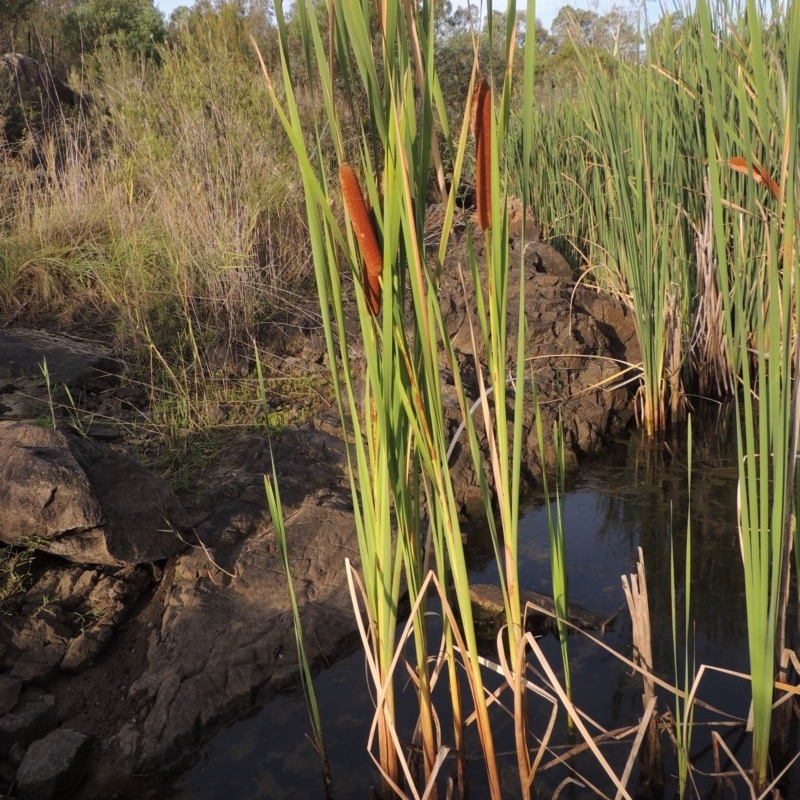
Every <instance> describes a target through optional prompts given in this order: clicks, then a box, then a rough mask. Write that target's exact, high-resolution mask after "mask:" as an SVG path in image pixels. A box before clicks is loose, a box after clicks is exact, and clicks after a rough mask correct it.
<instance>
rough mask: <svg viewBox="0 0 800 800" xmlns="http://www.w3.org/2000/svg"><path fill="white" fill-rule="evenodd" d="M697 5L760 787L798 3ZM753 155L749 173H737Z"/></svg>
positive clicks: (769, 656) (784, 386) (796, 234)
mask: <svg viewBox="0 0 800 800" xmlns="http://www.w3.org/2000/svg"><path fill="white" fill-rule="evenodd" d="M697 8H698V15H699V18H700V21H701V24H702V38H701V39H700V40H699V43H698V44H699V47H700V48H701V50H700V53H699V54H698V56H699V58H700V59H701V61H702V63H703V65H704V68H705V74H704V85H705V91H704V94H703V113H704V116H705V135H706V153H707V158H708V173H709V183H710V193H711V197H710V202H711V203H712V208H713V220H714V228H713V230H714V246H715V252H716V257H717V260H718V276H719V282H720V293H721V296H722V300H723V303H724V313H725V325H726V333H727V339H728V348H729V351H730V353H731V357H732V362H733V365H734V373H735V374H736V376H737V377H738V379H739V380H740V381H741V383H742V387H743V391H742V392H741V393H740V394H738V395H737V410H738V412H739V413H738V419H739V425H738V428H737V445H738V452H739V537H740V545H741V551H742V563H743V566H744V572H745V587H746V603H747V623H748V632H749V647H750V671H751V684H752V704H753V705H752V727H753V755H752V776H753V784H754V786H755V787H756V789H757V790H759V791H760V790H761V789H762V788H763V787H764V786H765V784H766V782H767V778H768V772H767V770H768V763H769V744H770V728H771V719H772V703H773V682H774V680H775V677H776V674H775V673H776V666H777V665H778V664H780V663H781V658H782V656H783V652H782V651H783V646H784V641H785V614H786V602H787V599H788V593H787V592H786V591H785V587H787V586H788V570H789V568H790V559H789V549H790V546H791V532H792V531H793V530H794V528H795V527H796V526H795V523H794V521H795V520H796V512H797V509H796V505H795V499H796V495H795V491H794V485H795V474H796V457H797V437H796V430H797V425H798V402H800V396H799V395H798V383H797V381H798V377H800V373H799V372H798V364H797V358H798V347H797V332H798V326H799V323H800V298H798V291H797V287H798V279H800V273H798V270H799V269H800V260H798V251H800V213H799V212H798V201H799V198H798V192H799V191H800V143H799V142H798V130H799V129H800V3H798V2H796V0H793V1H792V2H789V3H788V4H786V6H785V7H783V8H777V7H776V8H775V9H774V13H773V15H772V17H771V18H768V17H766V16H765V14H764V13H763V12H762V11H761V9H760V8H759V7H758V6H757V4H756V3H755V2H747V3H746V4H744V5H736V4H729V3H727V2H718V3H715V4H713V5H712V4H710V3H709V2H707V0H701V2H699V3H698V6H697ZM720 64H724V65H726V66H727V67H728V69H724V70H723V69H720ZM742 159H743V160H744V164H745V165H746V173H747V174H746V175H741V176H739V173H740V172H741V171H742V170H741V166H742ZM759 177H760V180H759V179H758V178H759ZM775 194H777V196H775Z"/></svg>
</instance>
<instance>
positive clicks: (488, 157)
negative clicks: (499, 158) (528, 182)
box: [471, 78, 492, 231]
mask: <svg viewBox="0 0 800 800" xmlns="http://www.w3.org/2000/svg"><path fill="white" fill-rule="evenodd" d="M471 122H472V134H473V136H474V137H475V196H476V200H477V205H478V224H479V225H480V226H481V230H484V231H485V230H486V229H487V228H489V227H490V226H491V224H492V90H491V89H490V88H489V84H488V82H487V81H486V78H481V79H480V80H479V81H478V84H477V86H476V87H475V93H474V95H473V96H472V115H471Z"/></svg>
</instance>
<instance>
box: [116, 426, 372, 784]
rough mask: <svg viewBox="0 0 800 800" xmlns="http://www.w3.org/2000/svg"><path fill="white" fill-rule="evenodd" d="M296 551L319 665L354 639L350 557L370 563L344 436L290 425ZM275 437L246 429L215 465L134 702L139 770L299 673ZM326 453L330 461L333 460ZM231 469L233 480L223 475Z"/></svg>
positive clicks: (299, 586) (280, 448)
mask: <svg viewBox="0 0 800 800" xmlns="http://www.w3.org/2000/svg"><path fill="white" fill-rule="evenodd" d="M273 447H274V452H275V461H276V464H277V465H278V471H279V481H280V487H281V494H282V501H283V506H284V512H285V516H286V526H287V539H288V542H289V549H290V553H289V559H290V564H291V565H292V568H293V570H294V574H295V580H294V585H295V591H296V593H297V597H298V602H299V604H300V609H301V612H300V613H301V618H302V621H303V625H304V627H305V629H306V630H307V631H314V633H313V634H310V635H308V636H307V637H306V644H307V646H308V647H309V657H310V659H311V660H312V662H318V661H321V660H325V661H328V660H331V659H333V658H335V657H336V655H337V654H340V653H341V652H343V651H349V649H350V648H351V647H352V642H353V636H354V632H355V622H354V617H353V610H352V605H351V601H350V597H349V594H348V591H347V581H346V576H345V558H350V559H351V560H352V561H353V562H354V563H357V562H358V553H357V544H356V537H355V526H354V521H353V516H352V510H351V507H350V505H349V502H348V498H347V494H346V493H345V492H346V491H347V488H346V487H347V484H346V482H345V478H344V475H343V468H344V463H343V454H342V449H341V441H340V440H336V439H335V438H334V437H332V436H329V435H325V434H322V433H320V432H318V431H312V430H306V431H303V432H298V433H291V432H287V434H285V435H284V437H283V440H282V441H281V442H280V443H275V444H273ZM269 453H270V450H269V444H268V443H267V442H266V441H265V440H263V439H262V438H261V437H256V436H253V435H246V436H242V437H241V438H240V439H239V440H238V441H237V442H235V443H232V444H231V445H230V446H229V447H228V449H227V453H226V454H225V455H224V456H223V458H222V459H221V462H220V465H219V468H218V469H217V471H216V472H215V481H214V484H215V485H216V487H217V490H216V492H215V494H214V497H215V501H214V502H213V508H212V510H211V511H212V513H211V515H210V516H209V518H208V519H207V521H206V522H205V523H204V524H203V525H202V526H201V527H200V529H199V531H198V535H199V538H200V540H201V541H203V542H204V543H205V545H206V548H207V549H206V550H204V549H201V548H196V549H193V550H191V551H189V552H187V553H185V554H183V555H181V556H179V557H178V558H177V559H175V560H174V561H173V562H171V566H170V570H168V573H167V575H166V576H165V581H167V588H166V591H165V594H164V597H163V601H162V602H163V610H162V613H161V618H160V623H159V625H158V627H156V628H154V629H153V631H152V632H151V634H150V641H149V646H148V655H147V668H146V670H145V671H144V673H143V674H142V675H141V677H140V678H139V679H138V680H137V681H135V682H134V684H133V685H132V686H131V689H130V693H129V698H130V700H131V701H132V703H133V704H134V706H135V707H137V708H139V709H141V715H142V720H143V722H142V724H141V726H140V727H139V728H138V730H137V732H136V734H133V732H130V731H129V733H128V735H127V736H126V742H127V745H126V746H127V747H129V748H130V747H131V746H133V745H132V742H133V741H134V740H135V761H134V764H135V769H136V770H137V771H139V772H151V771H154V770H159V769H162V768H164V767H165V766H167V765H169V764H171V763H173V762H175V761H177V760H179V759H181V758H182V757H183V756H184V755H185V754H186V753H187V752H189V751H190V750H191V749H192V748H194V747H195V746H197V745H198V744H199V743H200V741H202V738H203V736H204V733H206V732H208V731H210V730H212V729H213V728H214V727H216V726H217V725H219V724H223V723H225V722H227V721H230V720H232V719H234V718H235V717H237V716H240V715H241V714H244V713H247V711H248V710H249V709H251V708H252V706H253V704H254V703H255V702H258V701H260V702H263V701H264V700H266V698H267V697H269V696H270V695H271V694H273V693H274V692H276V691H277V690H279V689H281V688H284V687H286V686H287V685H295V682H296V681H297V679H298V672H297V670H298V663H297V652H296V645H295V641H294V629H293V623H292V616H291V608H290V603H289V596H288V592H287V587H286V579H285V577H284V572H283V566H282V561H281V556H280V552H279V550H278V548H277V544H276V542H275V536H274V531H273V529H272V526H271V523H270V519H269V514H268V513H267V511H266V508H265V506H266V500H265V497H264V489H263V485H264V484H263V476H264V474H265V473H269V472H270V471H271V467H270V454H269ZM323 454H324V458H323ZM223 476H225V479H223Z"/></svg>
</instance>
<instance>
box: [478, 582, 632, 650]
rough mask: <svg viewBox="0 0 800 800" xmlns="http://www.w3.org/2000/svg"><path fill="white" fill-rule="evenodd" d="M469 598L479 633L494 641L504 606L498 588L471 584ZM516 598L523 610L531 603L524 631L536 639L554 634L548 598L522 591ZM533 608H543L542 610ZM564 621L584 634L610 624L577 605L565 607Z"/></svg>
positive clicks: (604, 617)
mask: <svg viewBox="0 0 800 800" xmlns="http://www.w3.org/2000/svg"><path fill="white" fill-rule="evenodd" d="M469 598H470V601H471V602H472V608H473V611H474V613H475V622H476V624H478V625H480V626H481V628H482V629H483V631H484V632H485V633H487V634H488V635H490V636H491V637H492V639H494V638H495V637H496V635H497V631H498V630H499V628H500V626H501V625H505V606H504V604H503V593H502V591H501V590H500V587H499V586H494V585H491V584H486V583H475V584H472V585H471V586H470V587H469ZM520 599H521V601H522V606H523V608H525V607H526V606H527V604H529V603H530V604H531V606H530V607H528V608H527V610H526V613H525V621H526V623H527V624H526V629H527V630H529V631H531V632H532V633H534V634H535V635H537V636H539V635H542V634H544V633H548V632H552V633H557V632H558V629H557V626H556V620H555V618H554V617H553V616H552V615H553V614H555V604H554V603H553V598H552V597H550V596H549V595H546V594H541V593H540V592H532V591H526V590H522V591H521V592H520ZM534 609H543V611H539V610H534ZM614 616H616V615H614ZM567 619H568V621H569V622H571V623H572V624H573V625H575V626H576V627H578V628H582V629H583V630H587V631H596V630H602V629H603V628H604V627H605V626H606V625H607V624H608V622H609V621H610V618H609V617H608V616H606V615H603V614H598V613H596V612H595V611H589V610H588V609H586V608H584V607H583V606H581V605H579V604H578V603H570V604H569V611H568V617H567ZM612 619H613V617H612Z"/></svg>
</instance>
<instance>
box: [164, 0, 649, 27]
mask: <svg viewBox="0 0 800 800" xmlns="http://www.w3.org/2000/svg"><path fill="white" fill-rule="evenodd" d="M192 4H193V3H192V2H191V0H155V5H156V8H158V9H159V10H160V11H161V12H162V13H163V14H164V16H165V17H167V18H169V15H170V14H171V13H172V12H173V11H174V10H175V9H176V8H177V7H178V6H186V5H189V6H190V5H192ZM614 4H615V3H614V0H537V2H536V17H537V18H538V19H540V20H541V21H542V23H543V24H544V26H545V28H548V29H549V28H550V25H551V23H552V22H553V17H555V15H556V14H557V13H558V10H559V9H560V8H561V7H562V6H565V5H571V6H572V7H573V8H591V9H592V10H593V11H597V12H598V13H600V14H602V13H604V12H605V11H606V10H607V9H609V8H610V7H611V6H612V5H614ZM616 4H617V5H622V6H625V7H627V6H629V5H632V4H631V3H630V2H626V0H621V2H620V0H617V3H616ZM453 5H455V6H464V5H466V2H465V0H453ZM525 5H526V3H525V0H518V2H517V8H518V9H519V8H524V7H525ZM485 6H486V3H485V0H484V3H483V7H484V9H485ZM654 8H657V4H656V3H655V2H654V0H650V2H648V10H649V11H650V10H652V9H654ZM492 10H493V11H505V10H506V0H494V2H493V3H492ZM483 14H485V11H484V12H483ZM483 14H482V15H483ZM658 16H659V15H657V14H654V15H653V18H652V19H651V21H654V20H655V19H657V17H658Z"/></svg>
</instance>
